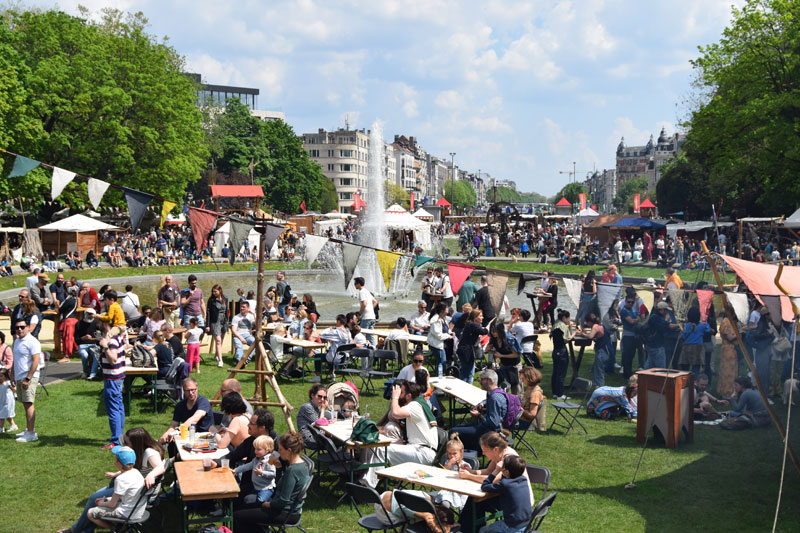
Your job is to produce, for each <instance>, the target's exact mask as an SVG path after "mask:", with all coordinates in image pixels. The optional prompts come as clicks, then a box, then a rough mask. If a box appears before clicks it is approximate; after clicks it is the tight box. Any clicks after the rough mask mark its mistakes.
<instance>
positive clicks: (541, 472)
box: [526, 465, 550, 499]
mask: <svg viewBox="0 0 800 533" xmlns="http://www.w3.org/2000/svg"><path fill="white" fill-rule="evenodd" d="M526 469H527V470H528V479H530V482H531V484H534V483H535V484H537V485H544V489H543V490H542V499H544V497H545V495H546V494H547V489H548V488H549V487H550V469H549V468H547V467H546V466H536V465H528V466H527V467H526Z"/></svg>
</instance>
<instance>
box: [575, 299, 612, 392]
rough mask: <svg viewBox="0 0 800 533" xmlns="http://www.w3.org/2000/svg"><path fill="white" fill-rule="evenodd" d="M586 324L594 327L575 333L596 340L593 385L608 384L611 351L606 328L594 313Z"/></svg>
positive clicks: (588, 317) (590, 314)
mask: <svg viewBox="0 0 800 533" xmlns="http://www.w3.org/2000/svg"><path fill="white" fill-rule="evenodd" d="M586 324H587V325H588V326H590V327H591V328H592V329H591V330H589V331H588V332H585V331H583V330H580V331H576V332H575V334H576V335H579V336H581V337H584V338H587V339H592V340H593V341H594V364H592V385H593V386H594V387H595V388H597V387H602V386H604V385H605V384H606V375H605V369H606V363H608V357H609V354H610V353H611V352H610V351H609V347H610V342H609V335H608V332H607V331H606V328H605V327H604V326H603V324H602V322H601V320H600V317H598V316H597V315H596V314H594V313H589V315H588V316H587V317H586Z"/></svg>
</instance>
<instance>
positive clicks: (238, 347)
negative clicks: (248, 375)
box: [233, 332, 256, 363]
mask: <svg viewBox="0 0 800 533" xmlns="http://www.w3.org/2000/svg"><path fill="white" fill-rule="evenodd" d="M239 335H241V336H242V338H243V339H244V341H245V342H246V343H247V345H248V346H252V345H253V343H254V342H256V338H255V337H253V334H252V333H250V332H240V333H239ZM233 350H234V353H235V354H236V362H237V363H238V362H239V361H240V360H241V359H242V356H243V355H244V344H242V341H240V340H239V337H237V336H236V335H234V336H233ZM252 358H253V354H252V353H251V354H250V357H248V358H247V362H248V363H249V362H250V359H252Z"/></svg>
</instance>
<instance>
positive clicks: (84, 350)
mask: <svg viewBox="0 0 800 533" xmlns="http://www.w3.org/2000/svg"><path fill="white" fill-rule="evenodd" d="M92 346H94V344H79V345H78V355H80V356H81V362H82V363H83V373H84V374H86V375H87V376H88V377H94V376H96V375H97V366H98V365H97V359H96V358H95V357H94V356H93V355H92V354H91V353H89V348H91V347H92Z"/></svg>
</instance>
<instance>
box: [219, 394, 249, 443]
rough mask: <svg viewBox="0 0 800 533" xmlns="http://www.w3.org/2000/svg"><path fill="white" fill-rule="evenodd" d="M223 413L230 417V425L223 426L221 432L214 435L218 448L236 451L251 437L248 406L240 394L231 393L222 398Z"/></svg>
mask: <svg viewBox="0 0 800 533" xmlns="http://www.w3.org/2000/svg"><path fill="white" fill-rule="evenodd" d="M220 407H221V409H222V412H223V413H225V414H226V415H228V418H230V423H229V424H228V426H227V427H225V426H222V427H221V428H220V429H219V432H218V433H217V434H216V435H214V440H216V441H217V447H218V448H226V447H228V448H230V450H231V451H233V450H234V449H236V447H237V446H239V445H240V444H241V443H242V442H244V440H245V439H246V438H247V437H248V436H249V433H248V431H247V430H248V424H250V415H249V414H247V405H246V404H245V403H244V399H242V395H241V394H239V393H238V392H229V393H228V394H226V395H225V396H223V397H222V402H221V403H220Z"/></svg>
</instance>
